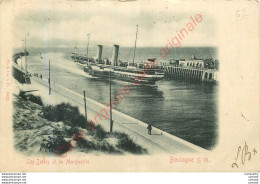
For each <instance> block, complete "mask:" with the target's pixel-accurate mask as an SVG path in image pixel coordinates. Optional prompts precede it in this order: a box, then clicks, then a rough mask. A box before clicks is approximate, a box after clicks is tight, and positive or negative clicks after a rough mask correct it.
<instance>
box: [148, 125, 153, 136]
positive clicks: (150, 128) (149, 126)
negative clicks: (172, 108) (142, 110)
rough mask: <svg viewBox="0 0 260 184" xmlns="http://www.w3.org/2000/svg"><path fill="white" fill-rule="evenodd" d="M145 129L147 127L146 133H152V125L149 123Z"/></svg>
mask: <svg viewBox="0 0 260 184" xmlns="http://www.w3.org/2000/svg"><path fill="white" fill-rule="evenodd" d="M147 129H148V135H151V134H152V125H151V124H149V125H148V127H147Z"/></svg>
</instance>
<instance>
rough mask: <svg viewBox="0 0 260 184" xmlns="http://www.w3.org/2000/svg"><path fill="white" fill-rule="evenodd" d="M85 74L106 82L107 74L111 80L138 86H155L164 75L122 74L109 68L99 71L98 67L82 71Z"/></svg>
mask: <svg viewBox="0 0 260 184" xmlns="http://www.w3.org/2000/svg"><path fill="white" fill-rule="evenodd" d="M84 71H85V72H88V73H89V74H90V75H92V76H95V77H100V78H104V79H106V80H108V79H109V73H110V75H111V78H112V79H116V80H121V81H126V82H132V83H134V84H136V85H139V84H155V82H157V81H159V80H162V79H163V78H164V74H155V75H145V73H144V75H141V74H138V73H131V72H122V71H115V70H113V69H111V68H109V69H107V68H104V69H100V68H98V67H93V66H92V67H89V68H88V69H84Z"/></svg>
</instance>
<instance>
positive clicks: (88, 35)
mask: <svg viewBox="0 0 260 184" xmlns="http://www.w3.org/2000/svg"><path fill="white" fill-rule="evenodd" d="M87 37H88V45H87V58H88V46H89V37H90V33H88V34H87ZM88 62H89V58H88Z"/></svg>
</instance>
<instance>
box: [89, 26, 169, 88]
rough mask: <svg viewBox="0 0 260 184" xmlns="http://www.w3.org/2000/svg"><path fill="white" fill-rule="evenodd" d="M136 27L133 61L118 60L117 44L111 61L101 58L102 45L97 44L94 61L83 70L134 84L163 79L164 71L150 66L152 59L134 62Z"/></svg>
mask: <svg viewBox="0 0 260 184" xmlns="http://www.w3.org/2000/svg"><path fill="white" fill-rule="evenodd" d="M136 27H137V29H136V39H135V48H134V58H133V63H129V62H121V61H119V60H118V53H119V45H114V49H113V54H112V59H111V62H110V61H109V60H108V59H105V60H102V48H103V46H102V45H98V51H97V59H96V62H95V63H92V64H88V66H87V67H85V68H84V71H85V72H88V73H89V74H90V75H93V76H96V77H103V78H109V75H110V77H111V78H112V79H118V80H123V81H131V82H133V83H135V84H140V83H142V84H155V82H156V81H158V80H161V79H163V78H164V72H163V71H162V70H161V69H160V67H153V66H152V63H151V62H152V61H153V60H154V59H148V60H147V61H146V63H134V59H135V50H136V40H137V33H138V25H136ZM97 63H98V64H97ZM147 65H149V66H147Z"/></svg>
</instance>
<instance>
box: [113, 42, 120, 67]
mask: <svg viewBox="0 0 260 184" xmlns="http://www.w3.org/2000/svg"><path fill="white" fill-rule="evenodd" d="M118 52H119V45H114V49H113V55H112V61H111V62H112V63H111V64H112V65H114V66H118Z"/></svg>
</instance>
